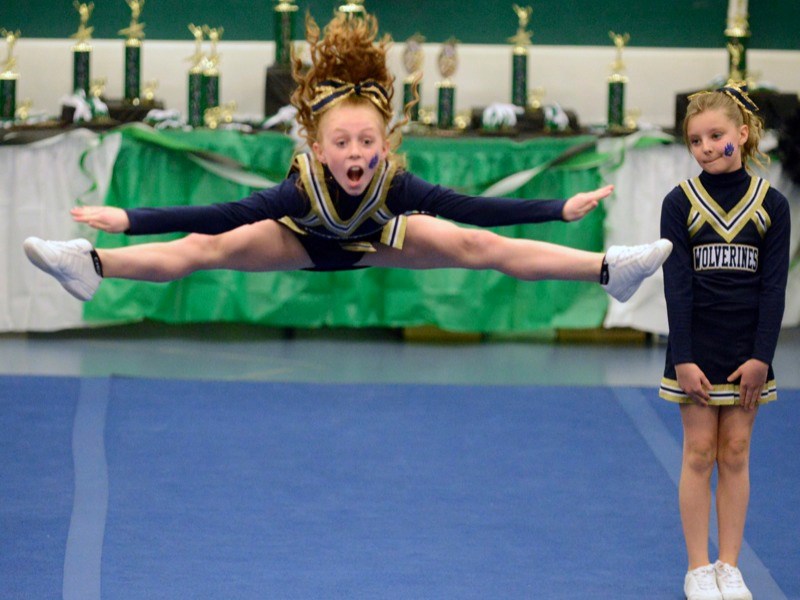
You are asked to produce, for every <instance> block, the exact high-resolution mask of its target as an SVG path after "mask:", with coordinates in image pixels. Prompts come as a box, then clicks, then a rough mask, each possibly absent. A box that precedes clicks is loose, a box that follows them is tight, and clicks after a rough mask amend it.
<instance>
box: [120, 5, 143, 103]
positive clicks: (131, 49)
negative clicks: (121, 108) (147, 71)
mask: <svg viewBox="0 0 800 600" xmlns="http://www.w3.org/2000/svg"><path fill="white" fill-rule="evenodd" d="M125 1H126V2H127V3H128V6H129V7H130V9H131V24H130V25H129V26H128V27H126V28H125V29H121V30H120V31H119V34H120V35H124V36H125V38H126V39H125V90H124V91H125V93H124V97H125V101H126V102H130V103H131V104H138V103H139V93H140V85H141V75H142V39H143V38H144V23H139V15H141V13H142V7H143V6H144V0H125Z"/></svg>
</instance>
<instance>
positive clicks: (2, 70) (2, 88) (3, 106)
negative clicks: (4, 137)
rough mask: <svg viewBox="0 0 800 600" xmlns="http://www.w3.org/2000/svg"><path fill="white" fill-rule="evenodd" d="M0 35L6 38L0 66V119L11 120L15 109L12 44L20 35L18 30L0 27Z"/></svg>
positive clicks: (16, 76)
mask: <svg viewBox="0 0 800 600" xmlns="http://www.w3.org/2000/svg"><path fill="white" fill-rule="evenodd" d="M0 35H2V36H3V38H5V40H6V49H7V52H6V60H5V62H3V64H2V66H0V121H13V120H14V114H15V113H16V110H17V79H18V78H19V73H17V72H16V70H15V67H16V66H17V59H16V58H14V44H16V43H17V40H18V39H19V37H20V35H21V34H20V31H19V30H17V31H7V30H5V29H0Z"/></svg>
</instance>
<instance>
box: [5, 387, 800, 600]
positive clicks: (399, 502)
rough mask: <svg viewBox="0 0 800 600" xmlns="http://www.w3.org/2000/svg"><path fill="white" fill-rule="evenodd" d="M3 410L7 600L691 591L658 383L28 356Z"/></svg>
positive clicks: (766, 584) (758, 448)
mask: <svg viewBox="0 0 800 600" xmlns="http://www.w3.org/2000/svg"><path fill="white" fill-rule="evenodd" d="M779 394H780V396H779V398H780V399H779V401H778V402H776V403H773V404H771V405H769V406H767V407H765V408H764V409H762V410H761V412H760V414H759V417H758V419H757V421H756V430H755V433H754V438H753V449H752V461H751V463H752V464H751V479H752V493H751V503H750V512H749V516H748V523H747V529H746V531H745V547H744V548H743V552H742V558H741V563H740V566H741V567H742V571H743V573H744V574H745V577H746V579H747V581H748V584H749V585H750V587H751V589H752V590H753V592H754V595H755V597H756V598H759V599H762V600H763V599H766V600H780V599H782V598H800V541H798V532H800V523H799V521H800V519H798V511H797V506H800V483H799V482H800V462H799V461H798V460H797V459H796V458H797V456H798V454H800V439H799V438H798V435H797V432H798V425H800V415H798V411H797V406H798V400H800V391H798V390H780V391H779ZM0 431H1V432H2V433H0V456H2V461H1V462H0V486H1V487H0V582H1V583H0V586H1V587H2V594H1V595H2V597H3V598H25V599H30V598H37V599H38V598H57V597H62V596H63V597H64V598H80V599H81V600H89V599H91V598H100V597H102V598H105V599H117V598H119V599H125V600H131V599H139V598H142V599H144V598H147V599H154V598H164V599H170V600H174V599H176V598H193V599H194V598H224V599H228V598H237V599H250V598H254V599H255V598H258V599H262V598H281V599H282V598H286V599H292V598H297V599H312V598H322V599H333V598H347V599H353V598H404V599H405V598H433V599H443V598H448V599H449V598H481V599H484V598H543V599H551V598H552V599H559V598H565V599H566V598H570V599H572V598H588V597H592V598H609V599H612V598H613V599H624V598H648V599H659V598H665V599H680V598H683V595H682V584H683V574H684V572H685V568H686V564H685V557H684V556H685V555H684V546H683V538H682V535H681V526H680V519H679V515H678V506H677V487H676V478H677V472H678V471H679V469H680V444H681V442H680V440H681V427H680V418H679V415H678V409H677V407H676V406H674V405H671V404H668V403H666V402H663V401H661V400H659V399H658V398H657V397H656V390H655V389H649V388H648V389H644V388H641V389H640V388H609V387H518V386H491V387H489V386H487V387H480V386H431V385H362V384H358V385H316V384H307V383H297V384H292V383H242V382H208V381H180V380H153V379H129V378H116V377H114V378H100V379H91V378H88V379H80V378H68V377H18V376H9V377H0ZM676 469H677V470H678V471H676Z"/></svg>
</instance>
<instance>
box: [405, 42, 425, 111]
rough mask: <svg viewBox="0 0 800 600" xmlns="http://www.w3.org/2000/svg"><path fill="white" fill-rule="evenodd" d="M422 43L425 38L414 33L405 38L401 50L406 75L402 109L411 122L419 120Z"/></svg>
mask: <svg viewBox="0 0 800 600" xmlns="http://www.w3.org/2000/svg"><path fill="white" fill-rule="evenodd" d="M423 43H425V38H424V37H422V35H420V34H419V33H415V34H414V35H412V36H411V37H410V38H408V40H406V47H405V50H403V66H404V67H405V69H406V73H407V75H406V78H405V79H404V80H403V106H402V111H403V112H404V113H406V116H407V117H408V120H409V121H412V122H416V121H419V98H420V97H421V94H422V91H421V86H420V79H421V78H422V63H423V60H424V58H425V55H424V53H423V51H422V44H423Z"/></svg>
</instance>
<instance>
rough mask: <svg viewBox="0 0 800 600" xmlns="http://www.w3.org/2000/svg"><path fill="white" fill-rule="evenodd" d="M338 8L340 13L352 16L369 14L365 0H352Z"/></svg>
mask: <svg viewBox="0 0 800 600" xmlns="http://www.w3.org/2000/svg"><path fill="white" fill-rule="evenodd" d="M338 10H339V12H340V13H344V14H346V15H348V16H351V17H363V16H364V15H365V14H367V9H366V8H364V0H350V2H348V3H347V4H342V5H341V6H340V7H339V9H338Z"/></svg>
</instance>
